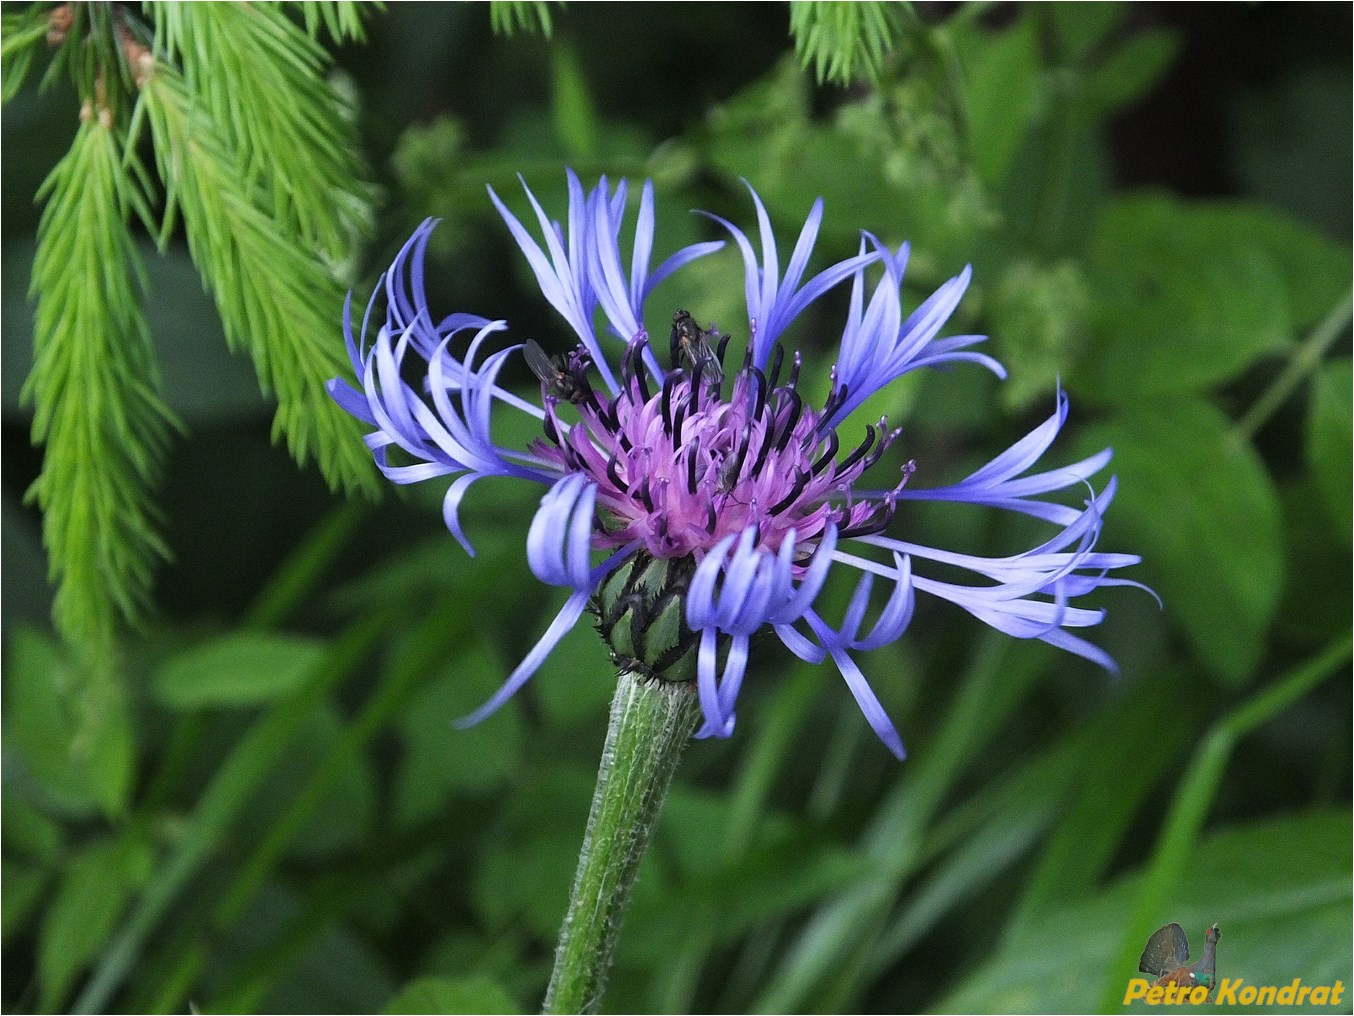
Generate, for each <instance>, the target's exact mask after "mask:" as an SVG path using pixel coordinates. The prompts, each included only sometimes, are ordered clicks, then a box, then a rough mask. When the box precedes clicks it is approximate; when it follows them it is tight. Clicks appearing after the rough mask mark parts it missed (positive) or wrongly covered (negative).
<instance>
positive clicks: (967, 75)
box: [955, 16, 1044, 187]
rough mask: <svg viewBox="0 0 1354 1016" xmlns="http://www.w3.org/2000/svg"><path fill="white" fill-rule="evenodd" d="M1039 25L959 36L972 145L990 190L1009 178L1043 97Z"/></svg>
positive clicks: (1030, 22) (1027, 20)
mask: <svg viewBox="0 0 1354 1016" xmlns="http://www.w3.org/2000/svg"><path fill="white" fill-rule="evenodd" d="M1037 31H1038V24H1037V22H1036V21H1035V19H1034V18H1033V17H1028V16H1026V17H1022V18H1021V19H1020V20H1018V21H1017V22H1016V23H1015V24H1014V25H1012V26H1011V27H1009V28H1007V29H1004V30H1003V31H1001V32H998V33H990V32H987V31H984V30H981V29H975V30H973V31H972V32H959V33H956V36H955V46H956V48H957V49H958V51H959V60H960V63H961V65H962V67H963V79H964V107H965V113H966V115H967V120H968V129H969V146H970V150H971V152H972V156H973V162H974V165H975V167H976V168H977V170H978V176H979V177H980V178H981V179H982V181H983V182H984V183H986V184H987V185H988V186H989V187H996V186H998V185H1000V184H1001V182H1002V181H1003V180H1004V179H1005V178H1006V174H1007V172H1008V171H1009V170H1010V168H1011V162H1012V160H1013V159H1014V158H1015V154H1016V151H1017V150H1018V149H1019V147H1020V141H1021V139H1022V138H1023V137H1024V136H1025V131H1026V130H1027V129H1028V127H1029V125H1030V122H1031V120H1032V119H1033V118H1034V116H1035V114H1036V112H1037V111H1038V107H1039V102H1040V98H1041V94H1042V92H1043V87H1044V86H1043V82H1042V74H1043V70H1042V68H1041V67H1040V63H1039V49H1038V38H1037Z"/></svg>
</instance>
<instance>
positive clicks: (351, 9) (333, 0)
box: [291, 0, 385, 42]
mask: <svg viewBox="0 0 1354 1016" xmlns="http://www.w3.org/2000/svg"><path fill="white" fill-rule="evenodd" d="M291 7H292V8H293V9H294V10H298V11H300V12H301V19H302V21H303V22H304V23H305V26H306V34H307V35H309V36H310V37H311V38H312V39H317V38H318V37H319V34H320V29H324V30H325V31H326V32H328V33H329V38H331V39H332V40H333V41H334V42H344V41H352V42H361V41H362V40H363V39H364V38H365V36H366V32H365V30H364V29H363V27H362V12H363V9H364V8H366V7H374V8H376V9H377V10H381V9H382V8H384V7H385V5H384V4H381V3H372V4H361V3H356V2H354V0H301V2H298V3H293V4H291Z"/></svg>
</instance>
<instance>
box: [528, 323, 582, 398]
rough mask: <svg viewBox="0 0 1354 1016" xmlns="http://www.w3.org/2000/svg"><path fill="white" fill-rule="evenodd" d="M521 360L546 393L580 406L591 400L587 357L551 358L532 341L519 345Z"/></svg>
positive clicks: (577, 355)
mask: <svg viewBox="0 0 1354 1016" xmlns="http://www.w3.org/2000/svg"><path fill="white" fill-rule="evenodd" d="M522 357H523V359H525V360H526V361H527V366H528V367H530V368H531V373H533V374H535V375H536V380H538V381H540V383H541V387H542V388H543V389H544V390H545V394H547V395H549V396H550V397H552V398H556V399H562V400H563V401H565V402H572V403H575V404H577V403H580V402H588V401H590V400H591V399H593V397H594V396H593V393H592V385H591V384H590V383H589V382H588V374H587V365H588V362H587V358H586V356H583V355H579V354H577V353H575V354H573V355H570V356H550V355H549V354H548V353H546V351H545V350H544V349H542V348H541V347H540V346H539V345H538V344H537V343H536V342H535V340H533V339H527V341H526V344H525V345H523V346H522Z"/></svg>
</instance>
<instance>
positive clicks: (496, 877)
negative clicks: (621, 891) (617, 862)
mask: <svg viewBox="0 0 1354 1016" xmlns="http://www.w3.org/2000/svg"><path fill="white" fill-rule="evenodd" d="M597 748H598V750H599V751H600V750H601V739H600V738H599V739H598V744H597ZM532 775H533V777H534V778H533V779H532V780H531V781H530V782H529V783H526V784H523V785H519V786H517V787H515V788H514V791H513V794H512V795H511V799H510V800H509V801H508V804H507V815H506V816H503V817H501V818H500V825H499V827H498V828H496V829H494V830H493V833H494V834H496V835H492V836H490V835H486V836H485V837H484V838H483V839H482V840H481V843H482V844H483V853H482V855H481V857H480V859H479V866H478V867H477V868H476V870H475V871H474V873H473V875H472V877H471V900H472V902H473V904H474V907H475V910H476V913H477V914H478V915H479V917H480V920H481V921H483V922H484V924H486V925H487V926H488V927H489V928H490V929H492V930H494V931H495V932H502V931H504V930H506V929H508V928H514V927H519V928H520V927H525V928H527V929H529V930H530V931H532V932H534V933H535V934H538V935H540V936H541V937H542V938H543V939H545V940H547V941H549V940H553V938H554V937H555V935H556V933H557V932H558V931H559V923H560V920H561V919H562V918H563V917H564V911H565V907H566V906H567V904H568V899H569V886H570V885H571V884H572V880H573V874H574V869H575V867H576V866H577V864H578V850H579V847H580V846H581V845H582V843H583V831H584V829H585V827H586V826H587V821H588V804H589V801H590V800H591V799H592V790H593V786H594V785H595V783H596V779H597V769H596V767H595V765H588V766H587V767H586V768H584V767H582V766H578V765H565V764H561V763H557V764H552V765H549V766H547V767H546V768H545V769H544V770H543V771H542V770H534V771H533V773H532Z"/></svg>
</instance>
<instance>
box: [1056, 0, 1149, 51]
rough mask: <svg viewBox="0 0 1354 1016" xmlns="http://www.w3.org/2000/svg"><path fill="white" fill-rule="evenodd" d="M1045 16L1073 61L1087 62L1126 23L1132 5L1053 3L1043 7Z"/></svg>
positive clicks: (1059, 42)
mask: <svg viewBox="0 0 1354 1016" xmlns="http://www.w3.org/2000/svg"><path fill="white" fill-rule="evenodd" d="M1041 8H1042V13H1043V14H1044V15H1045V16H1046V17H1048V19H1049V20H1050V21H1051V22H1052V23H1053V30H1054V32H1055V33H1056V35H1057V38H1058V44H1059V45H1060V46H1061V47H1062V49H1063V51H1064V52H1065V53H1066V55H1067V57H1068V58H1069V59H1070V60H1073V61H1079V60H1084V59H1085V58H1086V57H1087V56H1089V55H1090V53H1091V51H1092V50H1094V49H1096V48H1097V47H1098V46H1100V45H1101V44H1102V43H1104V41H1105V39H1107V38H1108V37H1109V35H1110V33H1111V32H1113V31H1114V30H1115V29H1116V28H1117V27H1118V26H1119V25H1120V23H1121V22H1122V21H1123V20H1124V16H1125V15H1126V14H1127V13H1128V10H1129V7H1128V4H1123V3H1110V2H1106V3H1098V4H1082V3H1051V4H1042V5H1041Z"/></svg>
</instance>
